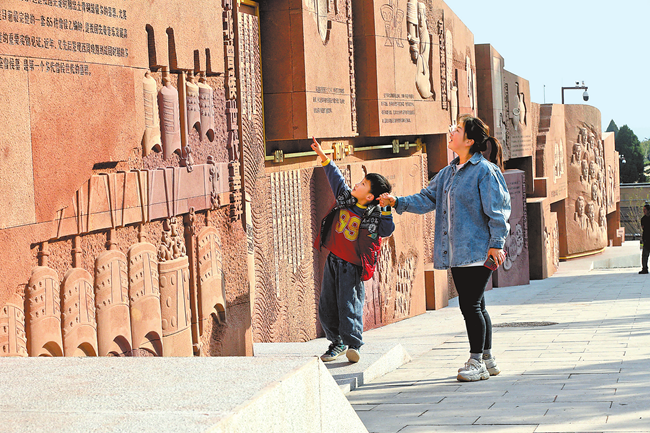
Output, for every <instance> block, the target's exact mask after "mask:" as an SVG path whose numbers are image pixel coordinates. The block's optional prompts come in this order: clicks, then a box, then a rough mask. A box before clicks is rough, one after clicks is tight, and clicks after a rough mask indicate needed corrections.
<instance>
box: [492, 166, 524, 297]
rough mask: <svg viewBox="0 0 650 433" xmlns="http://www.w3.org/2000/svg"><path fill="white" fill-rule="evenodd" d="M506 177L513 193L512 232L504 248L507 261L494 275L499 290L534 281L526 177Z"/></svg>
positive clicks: (509, 172)
mask: <svg viewBox="0 0 650 433" xmlns="http://www.w3.org/2000/svg"><path fill="white" fill-rule="evenodd" d="M504 177H505V179H506V184H507V185H508V191H509V192H510V203H511V213H510V219H509V220H508V222H509V223H510V233H509V234H508V237H507V238H506V243H505V246H504V251H505V253H506V259H505V261H504V262H503V265H502V266H501V267H499V269H497V270H496V272H494V273H493V274H492V281H493V283H494V286H495V287H507V286H518V285H523V284H528V283H529V281H530V276H529V256H528V245H529V244H528V216H527V207H526V179H525V174H524V172H523V171H521V170H506V172H505V173H504Z"/></svg>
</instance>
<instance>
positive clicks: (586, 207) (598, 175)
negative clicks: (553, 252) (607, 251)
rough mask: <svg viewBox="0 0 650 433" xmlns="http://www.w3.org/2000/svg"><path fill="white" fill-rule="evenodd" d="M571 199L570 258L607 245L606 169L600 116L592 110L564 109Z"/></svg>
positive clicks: (568, 207) (564, 253) (582, 107)
mask: <svg viewBox="0 0 650 433" xmlns="http://www.w3.org/2000/svg"><path fill="white" fill-rule="evenodd" d="M565 116H566V122H565V125H566V126H565V129H566V138H567V148H566V155H567V160H568V161H569V164H568V167H567V168H568V190H569V193H568V198H567V200H566V219H567V221H566V227H567V232H566V243H565V245H566V251H562V252H561V255H562V256H571V255H573V254H578V253H582V252H586V251H594V250H599V249H601V248H604V247H605V246H606V245H607V203H606V200H607V186H606V178H607V168H606V161H605V149H604V142H603V140H602V137H601V134H600V128H599V127H598V126H595V125H600V112H599V111H598V110H597V109H595V108H593V107H589V106H585V105H577V106H572V105H570V106H565Z"/></svg>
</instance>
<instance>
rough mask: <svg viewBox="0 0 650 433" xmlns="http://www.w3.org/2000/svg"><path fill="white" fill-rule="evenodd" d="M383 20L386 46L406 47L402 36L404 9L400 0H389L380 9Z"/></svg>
mask: <svg viewBox="0 0 650 433" xmlns="http://www.w3.org/2000/svg"><path fill="white" fill-rule="evenodd" d="M380 12H381V18H382V19H383V20H384V30H385V34H386V42H384V44H385V45H386V46H389V47H392V46H393V45H397V46H398V47H400V48H402V47H404V37H403V35H402V29H403V26H402V23H403V22H404V9H402V8H400V7H399V0H388V3H385V4H383V5H382V6H381V8H380Z"/></svg>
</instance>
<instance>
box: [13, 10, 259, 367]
mask: <svg viewBox="0 0 650 433" xmlns="http://www.w3.org/2000/svg"><path fill="white" fill-rule="evenodd" d="M163 3H166V5H163V4H157V7H161V8H162V9H161V10H165V13H169V12H170V9H174V8H175V6H173V5H175V3H174V2H163ZM17 6H20V5H17ZM121 6H123V7H122V8H117V9H116V8H113V9H111V8H107V9H106V11H107V12H106V13H109V11H110V14H111V16H110V17H109V18H111V19H114V20H120V19H121V20H123V23H124V25H123V27H124V28H123V29H122V28H120V31H121V32H122V33H121V34H123V38H122V39H123V41H126V39H127V34H128V38H133V40H134V41H139V42H140V44H138V43H137V42H136V43H131V42H130V41H129V42H128V49H127V48H124V49H122V48H120V47H117V46H116V47H104V46H99V45H92V46H91V45H88V47H89V49H90V50H91V51H92V54H95V55H105V56H108V57H109V58H111V60H115V61H116V62H114V63H116V65H118V66H120V68H121V69H120V71H123V73H122V75H119V74H118V75H115V74H114V73H113V72H111V71H112V69H111V68H110V64H111V62H108V63H109V64H106V62H96V63H91V64H84V60H82V59H83V57H79V59H72V58H62V59H61V60H62V61H61V62H60V64H59V65H57V66H56V67H57V68H58V72H57V73H56V74H55V75H50V76H49V77H50V78H48V80H45V82H47V83H52V80H55V81H56V83H57V85H56V86H53V87H57V86H58V85H59V84H60V83H62V82H63V81H65V80H66V79H67V78H66V76H67V75H76V76H81V77H86V78H87V77H90V76H91V75H92V76H93V77H94V79H95V80H98V81H99V82H102V80H104V78H103V77H105V76H106V75H107V74H108V75H111V77H112V78H113V79H114V80H115V82H114V83H111V84H112V85H111V88H112V89H113V88H114V89H119V88H121V89H123V90H124V89H126V90H125V91H123V92H122V94H117V95H113V99H112V100H111V101H108V102H105V101H104V100H103V99H102V98H97V99H95V97H93V98H91V99H95V100H93V102H94V103H96V104H97V107H102V110H104V109H107V110H109V111H111V112H116V113H118V114H119V115H118V116H116V118H117V119H120V120H122V117H125V118H128V119H129V120H128V121H123V122H122V124H120V125H119V126H117V127H115V128H113V130H114V131H117V132H118V134H121V135H119V138H116V137H113V136H112V135H110V133H109V134H108V135H107V136H106V138H107V139H109V140H111V146H114V147H115V144H116V143H117V144H118V146H117V147H115V148H116V149H119V150H118V151H117V152H116V151H114V150H111V151H105V150H103V148H97V147H96V146H95V147H92V146H91V148H90V149H89V151H90V152H89V151H88V150H85V149H83V150H81V154H82V155H83V158H84V159H83V161H79V160H75V161H71V162H70V163H62V161H61V158H60V157H58V158H54V159H50V160H49V161H47V163H48V164H52V165H53V166H56V167H67V166H74V167H75V169H77V168H78V169H79V170H78V173H76V176H69V174H68V173H66V172H65V171H61V172H57V170H46V171H43V169H42V168H38V167H33V169H34V170H36V172H37V173H40V174H43V173H52V174H55V175H56V176H59V178H56V179H54V181H52V182H50V184H53V185H57V186H64V187H66V188H69V181H70V180H71V179H77V181H78V183H77V185H76V187H75V188H74V189H71V190H70V191H69V193H68V194H61V193H60V191H61V188H59V189H58V190H57V189H56V188H54V189H52V188H50V189H49V195H50V197H51V198H49V199H48V200H44V201H43V203H44V204H46V206H45V207H44V208H43V209H41V210H40V211H39V212H40V213H39V214H40V215H42V216H41V217H39V218H40V222H38V223H37V224H36V225H32V226H31V227H27V226H21V227H17V228H15V229H13V230H9V231H6V230H5V231H0V232H1V233H0V238H1V239H0V244H1V245H2V248H4V243H5V242H7V240H8V239H11V238H14V243H16V241H15V239H16V237H17V239H18V240H19V242H18V243H17V247H16V248H14V249H13V250H12V252H11V254H9V255H8V257H7V259H8V260H7V263H13V264H14V265H15V266H13V267H14V268H15V269H16V270H15V271H14V273H10V274H9V275H4V277H5V278H6V280H7V282H9V284H10V285H13V287H12V288H11V292H10V293H7V292H6V291H4V290H5V289H4V288H3V292H2V293H0V295H2V296H0V305H3V307H2V308H3V309H2V310H0V312H1V313H2V314H1V315H0V321H2V323H5V322H6V326H3V327H2V329H0V331H1V332H0V343H2V347H3V351H2V355H9V356H12V355H13V356H16V355H18V356H24V355H27V354H29V355H30V356H95V355H117V356H124V355H127V356H128V355H134V356H151V355H154V356H162V355H175V356H176V355H192V354H201V355H218V354H246V353H250V352H251V350H252V346H251V341H250V336H249V337H247V336H246V334H247V333H249V335H250V306H249V304H248V303H249V299H248V291H247V290H245V291H243V292H242V287H246V285H245V284H242V281H244V282H245V281H246V280H247V271H246V264H245V260H241V254H245V245H246V243H245V242H244V241H243V239H242V238H243V234H244V232H243V230H242V226H241V222H238V220H239V217H240V215H241V212H242V200H241V197H242V196H241V175H240V169H239V164H240V163H239V155H240V151H239V140H238V137H237V134H238V125H239V119H238V113H237V110H236V108H235V109H234V110H233V109H232V107H236V106H237V99H236V98H237V92H236V81H234V82H233V81H232V78H234V67H235V65H234V64H233V63H232V59H234V57H235V48H234V46H233V42H232V41H233V38H231V39H224V37H223V35H224V31H223V30H222V25H221V23H222V20H221V19H217V20H215V19H213V18H215V17H218V18H220V15H221V14H222V11H223V15H224V18H227V17H229V16H232V2H228V1H225V2H224V4H223V5H218V7H214V5H211V7H210V8H209V9H210V13H207V14H206V16H205V17H202V18H201V19H200V20H199V21H200V22H203V20H204V18H205V19H207V20H209V21H210V23H214V22H217V23H219V25H218V26H216V27H215V26H214V25H206V27H205V29H202V30H201V31H200V32H199V34H196V31H195V30H196V29H194V30H192V32H193V33H194V36H193V37H197V36H198V40H202V41H203V43H205V45H204V46H203V47H196V46H195V44H196V41H194V40H189V39H188V38H186V36H187V35H188V33H187V32H185V31H184V29H183V28H181V27H182V26H178V27H174V26H173V25H172V26H171V27H170V26H169V22H167V25H166V26H164V27H162V30H161V28H160V26H159V22H158V21H157V20H158V19H159V18H161V17H160V14H151V13H150V11H148V8H149V6H147V5H144V4H141V3H140V2H131V1H128V2H125V3H124V5H121ZM170 6H171V7H170ZM222 6H223V8H222ZM79 7H81V4H79ZM197 7H198V6H197ZM113 11H118V12H119V14H118V13H117V12H115V14H117V15H115V16H113V15H112V14H113ZM229 11H230V13H229ZM32 12H35V13H36V12H37V13H39V14H40V13H41V12H42V13H43V16H45V17H47V16H50V15H48V13H49V14H54V15H52V16H57V17H58V16H59V15H61V16H64V15H67V14H73V15H75V14H79V16H81V14H82V12H81V11H78V10H76V9H75V8H67V9H66V8H63V9H62V10H59V9H56V8H54V9H53V7H52V6H46V5H43V6H36V7H35V8H33V10H32ZM86 13H87V12H86ZM120 14H122V15H121V16H118V15H120ZM127 15H128V18H127ZM172 15H173V14H172ZM185 15H186V13H185V12H183V11H178V13H177V14H176V16H175V17H174V18H175V19H180V18H182V17H183V16H185ZM147 17H148V18H147ZM143 19H150V20H151V22H148V23H145V22H141V21H142V20H143ZM165 20H166V19H165ZM82 21H83V20H80V22H82ZM61 22H63V20H61ZM71 22H72V21H71ZM193 22H194V23H195V24H196V22H197V21H196V20H194V21H193ZM140 24H141V26H140ZM206 24H207V22H206ZM233 25H234V22H232V21H228V20H227V19H226V20H224V21H223V26H225V29H226V30H230V31H226V32H225V34H226V35H230V36H233V35H234V33H233V32H232V30H233ZM86 26H87V28H91V27H88V23H86ZM131 26H133V28H132V27H131ZM136 27H137V28H138V30H134V29H135V28H136ZM92 29H94V30H96V29H100V30H102V31H104V32H105V31H106V30H105V29H106V28H105V27H102V26H99V27H92ZM116 29H117V27H116ZM108 31H111V32H112V31H113V28H108ZM127 32H128V33H127ZM47 33H48V35H51V36H52V38H53V39H54V40H56V39H57V38H62V37H63V36H64V34H65V31H64V29H63V28H61V29H56V30H47ZM104 36H106V33H104ZM64 42H65V41H64ZM59 43H61V40H59ZM215 43H216V45H215ZM257 43H258V44H259V42H257ZM70 46H71V47H72V46H73V45H70ZM3 47H4V48H2V50H4V49H5V48H7V47H6V46H4V45H3ZM215 47H216V48H218V49H216V48H215ZM77 48H84V46H82V45H81V44H77ZM197 48H199V49H197ZM2 50H0V54H2V55H6V54H7V53H6V52H4V51H2ZM11 50H14V51H15V49H14V48H10V51H11ZM20 50H24V48H20ZM221 50H223V51H221ZM27 51H29V52H27ZM27 51H22V52H20V53H19V54H18V55H23V56H24V55H25V54H27V56H28V57H27V59H28V60H29V56H30V55H32V51H31V49H28V50H27ZM68 51H69V52H68V53H64V52H62V51H59V52H58V53H57V56H58V55H62V56H63V57H66V56H72V57H74V56H75V55H74V54H71V53H74V51H73V50H72V49H70V50H68ZM91 51H88V53H91ZM95 51H97V52H96V53H95ZM100 51H101V52H100ZM188 53H189V55H187V54H188ZM222 53H223V54H222ZM118 54H119V56H118ZM34 55H36V51H34ZM222 56H223V57H222ZM91 57H92V56H90V57H88V56H86V60H85V61H92V59H91ZM112 57H115V59H112ZM117 57H119V60H118V59H117ZM224 58H225V59H226V62H224V61H223V59H224ZM229 60H231V61H230V62H228V61H229ZM66 61H67V62H74V61H77V62H78V64H77V65H73V64H72V63H70V64H68V66H67V69H66V63H65V62H66ZM27 64H28V65H29V61H28V63H27ZM227 64H229V65H230V66H232V68H231V69H227V71H231V73H230V74H223V73H222V72H220V71H222V70H226V69H225V65H227ZM44 67H45V66H44ZM49 67H50V68H51V67H52V65H50V66H49ZM129 68H131V69H129ZM26 71H27V75H26V76H27V79H28V80H30V81H31V80H35V79H36V78H37V77H36V76H35V75H33V74H32V73H31V72H30V71H29V68H28V69H26ZM33 71H34V73H35V72H36V71H35V70H33ZM68 71H69V72H68ZM2 73H3V74H4V70H3V71H2ZM129 74H131V75H132V76H129ZM217 74H219V75H221V77H219V76H217ZM14 78H17V77H14ZM82 79H83V78H82ZM62 80H63V81H62ZM62 89H63V90H64V91H67V89H66V88H65V86H63V87H62ZM131 92H133V93H131ZM54 93H55V95H52V96H55V97H57V96H56V91H55V92H54ZM118 93H119V92H118ZM258 93H259V92H258ZM76 94H77V93H75V92H68V95H67V96H66V98H58V97H57V98H58V99H64V101H63V103H62V104H59V105H60V106H62V107H66V106H67V105H70V104H75V103H76V102H78V101H77V99H78V98H76V97H74V96H70V95H76ZM16 95H17V94H15V93H14V94H12V95H11V97H12V98H14V97H15V96H16ZM33 96H34V98H32V100H33V101H36V102H35V103H34V104H33V105H35V106H36V107H37V108H36V112H39V110H40V108H39V107H38V104H39V103H40V100H38V99H37V98H35V95H33ZM120 98H123V99H125V100H127V101H133V102H132V103H130V102H129V103H127V104H126V105H124V106H121V105H120V103H121V99H120ZM228 101H230V102H228ZM229 104H230V105H229ZM77 108H79V109H81V110H82V111H84V110H85V111H84V113H87V114H90V115H92V116H97V114H96V107H95V106H92V107H77ZM102 113H105V111H102ZM100 117H101V116H97V118H98V119H99V118H100ZM104 117H106V116H104ZM60 121H62V120H61V119H58V120H57V125H58V124H59V123H60ZM102 121H103V119H102ZM63 122H65V120H63ZM40 124H41V125H45V126H46V127H50V126H48V124H47V122H45V123H43V122H41V123H40ZM78 124H79V123H78V122H77V121H75V122H68V125H69V129H70V131H71V132H73V136H74V134H76V132H79V131H80V130H81V129H80V128H78V127H77V126H76V125H78ZM94 125H95V123H94V122H88V123H87V124H86V125H84V128H86V127H88V128H91V129H94V131H93V132H94V133H95V134H97V135H98V136H99V142H101V141H102V139H103V138H104V137H101V136H100V135H101V134H99V133H98V131H101V130H102V128H99V129H97V128H96V127H95V126H94ZM105 127H109V128H110V127H111V126H110V122H108V123H107V124H106V125H105ZM53 130H56V131H59V130H60V129H53ZM75 131H76V132H75ZM125 131H128V133H126V132H125ZM134 131H141V135H139V137H141V139H140V138H138V134H137V133H136V134H134ZM73 136H71V137H73ZM55 138H56V139H58V140H59V141H61V138H60V137H58V138H57V137H55ZM80 140H81V141H83V145H84V146H86V143H93V142H97V140H94V141H93V140H86V139H85V138H84V137H83V134H81V135H79V136H74V137H73V138H71V139H70V140H69V143H70V150H71V151H70V152H66V156H69V157H74V156H75V155H76V154H77V153H79V151H78V150H75V151H73V149H74V146H75V145H76V144H77V143H80ZM63 141H66V142H68V141H67V140H63ZM38 146H40V142H37V141H35V140H34V139H32V148H33V149H35V150H37V149H39V147H38ZM119 146H121V147H125V146H126V148H127V149H128V151H123V150H122V148H121V147H119ZM129 146H130V147H129ZM41 154H42V152H41ZM29 155H32V152H30V153H29ZM31 158H32V157H31V156H30V159H31ZM104 158H105V159H104ZM69 159H70V158H69ZM107 159H108V160H109V162H96V163H94V171H92V172H91V171H90V170H89V169H88V168H89V167H93V162H94V161H106V160H107ZM39 161H43V160H42V158H39ZM112 161H115V162H112ZM80 173H88V174H89V176H87V177H85V179H83V180H81V181H79V179H80V176H79V174H80ZM60 180H64V182H60ZM66 182H68V183H66ZM79 185H81V186H79ZM34 188H35V190H36V191H37V193H39V194H40V193H42V191H43V190H42V188H41V189H39V188H40V186H39V184H38V182H36V183H35V184H34ZM32 196H33V194H32ZM62 196H63V197H62ZM52 199H54V200H52ZM53 203H54V204H53ZM56 203H58V204H56ZM48 207H49V208H50V209H53V210H52V211H51V212H50V211H48V210H47V208H48ZM48 212H49V216H47V214H48ZM196 218H199V220H200V221H195V219H196ZM168 220H169V221H168ZM174 220H175V221H176V222H174ZM162 221H168V222H166V223H164V224H163V223H162ZM203 221H205V222H203ZM163 226H164V227H163ZM0 227H2V228H4V227H5V224H4V223H2V224H0ZM201 229H205V230H202V231H201ZM138 231H139V232H141V234H140V235H136V234H135V233H136V232H138ZM198 231H201V232H200V233H198ZM219 232H221V233H227V236H226V240H224V242H223V245H225V246H226V247H227V248H228V250H227V251H221V247H222V245H221V244H220V240H221V238H220V236H219ZM147 233H149V234H148V235H147ZM107 240H108V242H107ZM104 244H106V247H104ZM199 245H200V246H199ZM206 245H207V246H206ZM198 257H201V258H202V259H201V260H199V259H198ZM224 263H225V264H226V266H227V269H228V270H229V272H230V279H229V281H228V282H225V281H224V280H225V279H224V278H223V269H224ZM30 264H31V268H32V271H31V276H30V275H29V274H27V275H25V272H29V269H30ZM199 268H200V275H201V277H199ZM235 287H236V290H233V288H235ZM226 292H229V293H226ZM23 298H24V299H25V301H24V305H25V307H23V302H22V299H23ZM227 306H228V308H227ZM23 311H24V312H25V313H23ZM227 311H228V313H229V314H228V315H227V314H226V312H227ZM226 318H228V321H227V322H226ZM57 323H58V325H57Z"/></svg>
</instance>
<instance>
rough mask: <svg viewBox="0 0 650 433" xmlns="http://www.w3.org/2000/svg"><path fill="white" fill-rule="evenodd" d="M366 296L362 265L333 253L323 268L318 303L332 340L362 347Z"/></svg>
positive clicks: (324, 329) (329, 337)
mask: <svg viewBox="0 0 650 433" xmlns="http://www.w3.org/2000/svg"><path fill="white" fill-rule="evenodd" d="M364 299H365V291H364V287H363V281H361V267H360V266H356V265H353V264H352V263H350V262H347V261H345V260H343V259H340V258H338V257H336V256H335V255H334V254H332V253H330V254H329V255H328V256H327V262H326V263H325V269H324V270H323V283H322V285H321V292H320V302H319V304H318V314H319V316H320V323H321V325H322V326H323V331H325V336H326V337H327V339H328V340H329V341H331V342H332V343H341V342H342V343H343V344H345V345H346V346H350V347H355V348H359V347H361V345H362V344H363V341H362V340H361V334H362V333H363V302H364Z"/></svg>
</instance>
